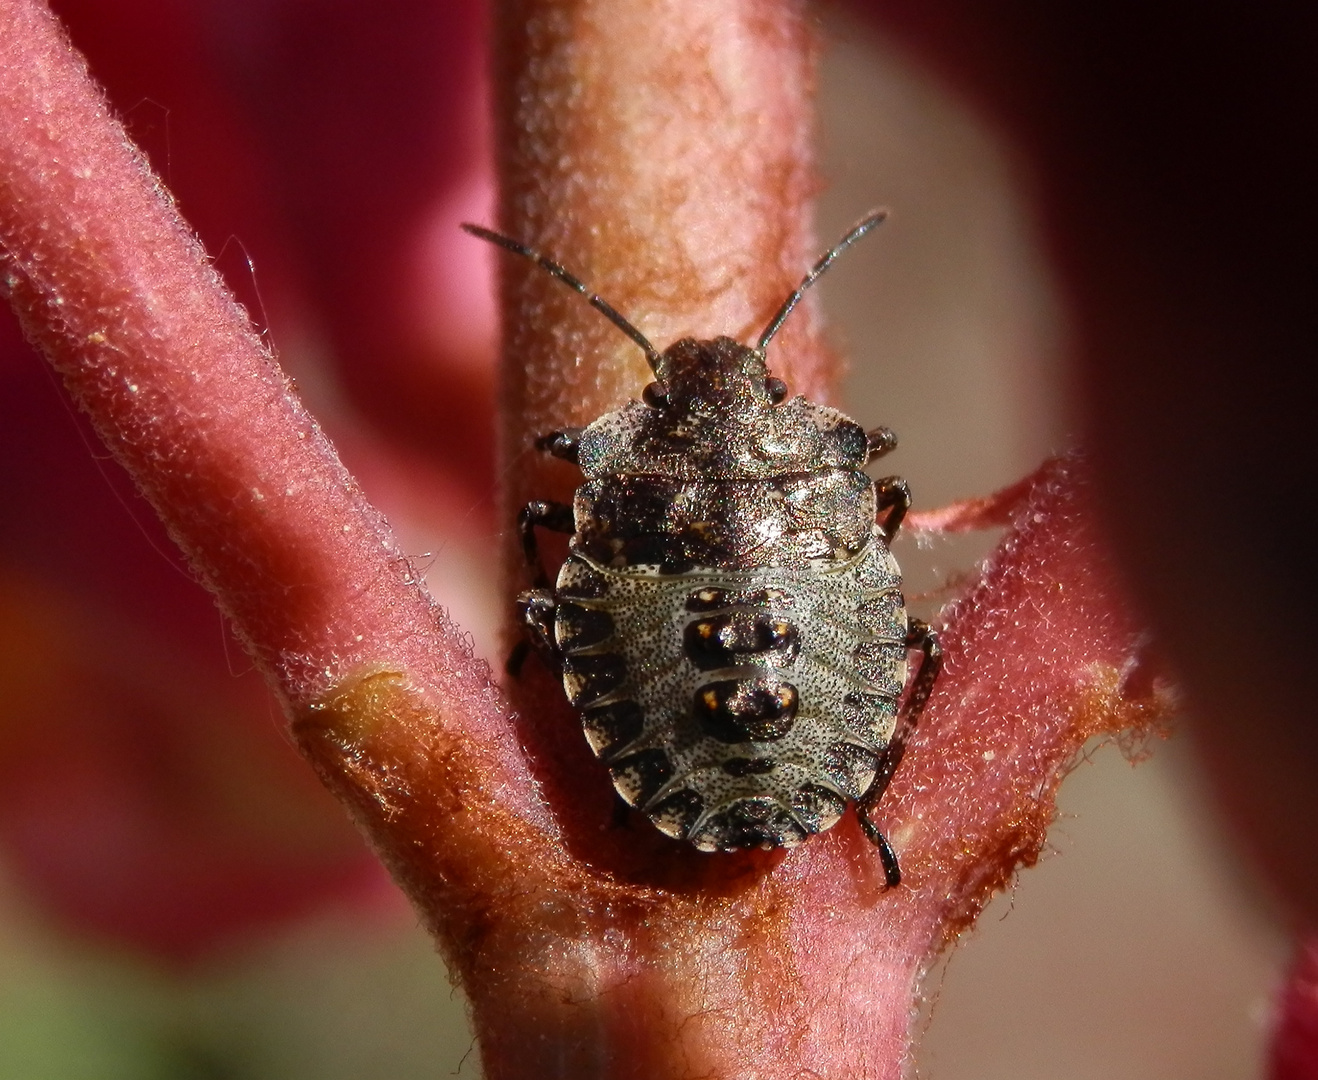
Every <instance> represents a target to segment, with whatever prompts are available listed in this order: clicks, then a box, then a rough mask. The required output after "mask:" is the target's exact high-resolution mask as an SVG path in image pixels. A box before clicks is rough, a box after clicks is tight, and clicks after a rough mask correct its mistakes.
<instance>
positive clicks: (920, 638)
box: [856, 619, 943, 889]
mask: <svg viewBox="0 0 1318 1080" xmlns="http://www.w3.org/2000/svg"><path fill="white" fill-rule="evenodd" d="M906 647H907V648H908V649H919V650H920V670H919V671H917V672H916V673H915V679H914V681H913V682H912V683H911V692H910V694H909V696H908V697H907V698H906V707H905V708H904V709H903V710H902V715H901V717H900V718H899V719H898V721H897V730H896V731H894V732H893V735H892V741H891V742H890V743H888V748H887V749H886V750H885V751H884V754H883V761H882V763H881V764H880V765H879V771H878V772H877V773H876V774H875V776H874V782H873V783H872V784H871V785H870V787H869V790H868V791H867V792H865V794H864V795H863V796H862V797H861V799H860V800H859V801H858V802H857V803H856V817H858V818H859V819H860V827H861V829H863V830H864V832H865V836H866V837H867V838H868V839H869V841H870V843H871V844H873V845H874V846H875V847H877V848H878V849H879V858H880V859H881V860H882V862H883V873H884V876H885V878H886V879H887V882H888V887H889V888H890V889H891V888H894V887H896V886H897V885H899V884H900V883H901V880H902V874H901V868H900V866H899V865H898V863H897V855H896V853H895V852H894V851H893V850H892V846H891V845H890V844H889V843H888V839H887V837H885V836H884V835H883V833H881V832H880V831H879V828H878V826H877V825H875V824H874V822H873V821H871V820H870V811H871V810H872V809H873V808H874V805H875V804H876V803H877V802H878V801H879V798H880V797H881V796H882V795H883V792H884V791H885V790H886V789H887V787H888V782H889V781H890V780H891V779H892V776H893V773H895V772H896V771H897V766H898V765H900V764H901V761H902V756H903V755H904V754H905V753H906V741H907V740H908V739H909V738H910V737H911V733H912V732H913V731H914V730H915V726H916V724H917V723H919V720H920V714H921V713H922V712H923V711H924V706H925V703H926V702H927V701H928V700H929V695H930V694H931V693H932V692H933V689H934V683H935V681H937V679H938V673H939V672H940V671H941V670H942V668H943V649H942V646H940V645H939V644H938V635H937V634H936V633H934V631H933V630H932V629H930V627H929V624H928V623H926V622H924V621H923V620H921V619H909V620H907V623H906Z"/></svg>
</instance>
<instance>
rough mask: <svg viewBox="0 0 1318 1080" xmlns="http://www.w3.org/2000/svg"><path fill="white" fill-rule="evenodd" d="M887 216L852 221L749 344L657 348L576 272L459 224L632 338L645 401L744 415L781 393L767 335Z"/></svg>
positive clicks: (878, 213) (783, 387)
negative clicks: (643, 363) (642, 361)
mask: <svg viewBox="0 0 1318 1080" xmlns="http://www.w3.org/2000/svg"><path fill="white" fill-rule="evenodd" d="M887 216H888V212H887V211H886V210H875V211H874V212H873V213H871V214H869V215H868V216H867V217H865V218H864V219H863V220H861V221H860V222H858V223H857V224H856V225H854V226H852V228H851V229H850V231H848V232H847V234H846V235H845V236H843V237H842V239H841V240H839V241H838V242H837V243H836V244H834V245H833V246H832V247H831V248H829V249H828V251H827V252H826V253H825V254H824V256H823V257H822V258H821V259H820V260H819V261H818V262H817V263H815V265H814V266H812V267H811V268H810V272H809V273H808V274H806V276H805V277H804V278H803V279H802V280H801V284H800V285H798V286H797V287H796V290H795V291H794V292H793V293H792V295H791V296H789V297H788V298H787V299H786V300H785V301H783V304H782V306H781V307H780V308H779V309H778V311H777V312H776V313H775V314H774V317H773V318H772V319H770V320H769V325H768V326H766V327H765V329H764V332H763V333H762V334H761V335H760V338H759V340H758V341H757V342H756V343H755V345H754V347H751V346H749V345H743V344H741V343H740V342H738V341H734V340H733V339H732V338H726V337H718V338H714V339H713V340H712V341H697V340H696V339H695V338H683V339H682V340H680V341H676V342H674V343H673V344H672V345H670V346H668V348H667V349H665V350H664V351H663V352H662V353H661V352H660V351H659V350H658V349H656V348H655V347H654V346H653V345H652V344H650V341H649V339H648V338H646V336H645V335H644V334H642V333H641V332H640V331H639V330H637V329H636V327H635V326H633V325H632V324H631V323H630V322H628V321H627V320H626V319H625V318H623V317H622V315H620V314H619V313H618V312H617V311H616V310H615V309H614V308H613V307H612V305H610V304H608V303H607V302H606V301H604V300H603V299H601V298H600V297H599V296H597V295H596V294H595V293H593V292H591V291H590V290H589V289H588V288H586V286H585V284H584V283H583V282H582V281H581V280H580V279H579V278H577V277H575V276H573V275H572V274H570V273H568V271H567V270H565V269H564V268H563V267H562V266H560V265H559V264H558V263H556V262H554V261H553V260H552V259H549V258H546V257H545V256H544V255H541V254H540V253H539V252H538V251H536V250H535V249H534V248H530V247H527V246H526V245H525V244H522V243H519V242H518V241H516V240H513V239H512V238H511V237H507V236H504V235H503V234H501V233H497V232H493V231H492V230H490V229H486V228H483V227H481V226H480V225H463V226H462V227H463V228H464V229H465V230H466V231H467V232H469V233H471V234H472V235H473V236H479V237H480V238H481V239H482V240H488V241H489V242H490V243H492V244H497V245H498V246H499V247H501V248H506V249H507V250H508V251H512V252H514V253H516V254H518V255H521V256H522V257H524V258H527V259H530V260H531V261H532V262H534V263H536V264H537V265H538V266H540V267H541V268H542V269H544V270H546V271H548V272H549V273H550V274H552V275H553V276H554V277H556V278H558V280H559V281H561V282H563V283H564V284H565V285H568V286H569V287H571V288H573V289H576V291H577V292H579V293H581V295H582V296H584V297H585V298H586V299H587V300H588V301H589V302H590V303H591V305H592V306H594V307H595V308H596V310H598V311H599V312H600V313H601V314H603V315H604V317H605V318H607V319H608V320H609V321H610V322H612V323H613V324H614V325H615V326H616V327H618V329H619V330H621V331H622V332H623V333H624V334H626V335H627V336H628V337H629V338H631V339H632V341H634V342H636V344H637V345H639V346H640V347H641V349H642V351H643V352H644V353H645V358H646V360H648V361H649V364H650V369H651V370H652V371H653V372H654V375H655V380H656V381H655V382H652V383H651V384H650V385H649V386H647V387H646V388H645V395H644V397H645V402H646V404H647V405H650V406H651V407H653V408H672V409H679V410H685V411H690V412H695V413H711V414H712V413H724V414H729V413H730V414H731V415H734V416H746V415H749V414H751V413H753V412H754V411H756V410H758V409H763V408H765V407H767V406H773V405H776V404H778V403H779V402H780V401H782V400H783V399H784V398H786V397H787V384H786V383H784V382H783V381H782V380H781V379H778V378H775V377H774V376H772V375H770V374H769V371H768V367H767V365H766V362H765V351H766V350H767V348H768V346H769V342H770V340H772V338H773V336H774V335H775V334H776V333H778V331H779V330H780V329H781V328H782V325H783V323H784V322H786V321H787V316H788V315H790V314H791V313H792V309H793V308H795V307H796V305H797V303H798V302H799V301H800V299H801V297H802V296H804V295H805V292H806V290H807V289H809V288H810V286H811V285H813V284H814V283H815V281H816V280H817V279H818V278H819V276H820V275H821V274H822V273H823V272H824V271H825V270H827V269H828V268H829V266H830V265H832V262H833V260H834V259H836V258H837V257H838V256H839V255H841V254H842V252H844V251H845V250H846V249H847V248H849V247H850V246H851V245H852V244H854V243H855V242H856V241H857V240H859V239H860V238H861V237H862V236H864V235H865V234H866V233H867V232H869V231H870V229H872V228H874V226H876V225H878V224H879V223H880V222H882V221H883V220H884V218H886V217H887Z"/></svg>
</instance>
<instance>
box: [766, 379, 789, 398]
mask: <svg viewBox="0 0 1318 1080" xmlns="http://www.w3.org/2000/svg"><path fill="white" fill-rule="evenodd" d="M764 389H765V390H766V391H768V394H769V400H770V401H772V402H773V403H774V404H775V405H777V404H778V403H779V402H781V401H782V400H783V399H784V398H786V397H787V384H786V383H785V382H783V381H782V379H778V378H775V377H774V376H772V375H770V376H769V377H768V378H767V379H765V380H764Z"/></svg>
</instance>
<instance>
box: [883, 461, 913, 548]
mask: <svg viewBox="0 0 1318 1080" xmlns="http://www.w3.org/2000/svg"><path fill="white" fill-rule="evenodd" d="M874 494H875V495H876V496H877V497H878V513H879V514H880V515H881V520H880V522H879V528H880V529H882V530H883V538H884V540H886V541H887V542H888V543H890V544H891V543H892V541H893V537H895V536H896V535H897V530H898V529H899V528H900V527H901V523H902V519H903V518H905V517H906V511H907V510H909V509H910V508H911V489H910V488H909V487H908V486H907V484H906V481H905V480H903V479H902V478H901V477H900V476H885V477H884V478H883V479H882V480H875V481H874Z"/></svg>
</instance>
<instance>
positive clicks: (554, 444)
mask: <svg viewBox="0 0 1318 1080" xmlns="http://www.w3.org/2000/svg"><path fill="white" fill-rule="evenodd" d="M581 431H582V429H581V428H579V427H577V428H563V430H562V431H551V432H550V433H549V434H548V435H541V436H540V438H538V439H536V441H535V448H536V449H537V450H547V451H549V453H551V454H553V455H554V457H556V458H562V459H563V460H564V461H570V462H572V464H573V465H575V464H576V463H577V451H578V450H579V449H580V448H581Z"/></svg>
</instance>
